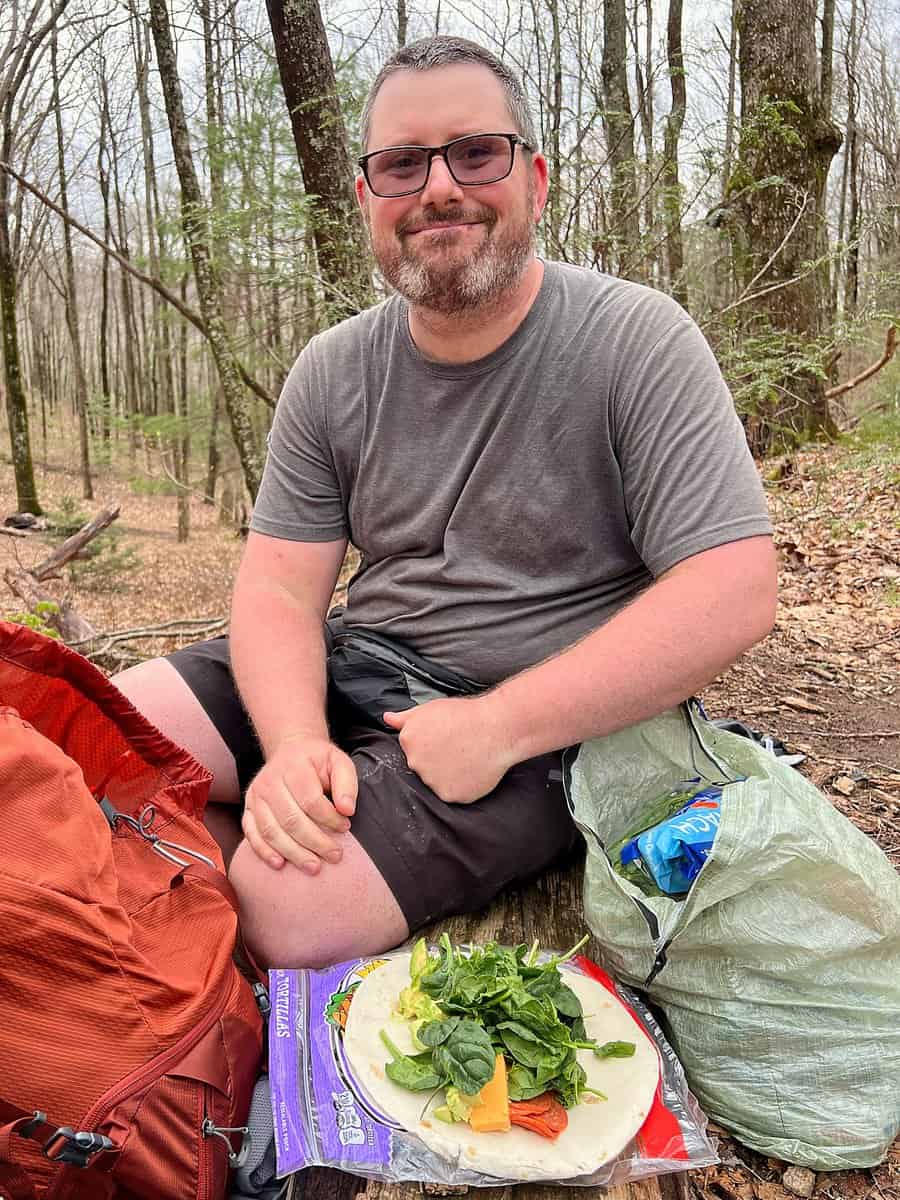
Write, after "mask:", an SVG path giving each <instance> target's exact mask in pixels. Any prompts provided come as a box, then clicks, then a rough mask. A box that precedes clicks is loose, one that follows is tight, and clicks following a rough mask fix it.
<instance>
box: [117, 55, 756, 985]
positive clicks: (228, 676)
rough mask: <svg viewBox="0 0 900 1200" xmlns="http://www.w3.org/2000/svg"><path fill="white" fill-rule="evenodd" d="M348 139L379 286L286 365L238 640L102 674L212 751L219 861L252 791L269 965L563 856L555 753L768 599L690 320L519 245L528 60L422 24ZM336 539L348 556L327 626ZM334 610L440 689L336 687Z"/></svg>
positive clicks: (387, 943) (722, 663)
mask: <svg viewBox="0 0 900 1200" xmlns="http://www.w3.org/2000/svg"><path fill="white" fill-rule="evenodd" d="M363 147H364V151H365V153H364V154H363V156H362V158H361V159H360V167H361V174H360V176H359V178H358V179H357V181H356V190H357V195H358V198H359V203H360V206H361V208H362V211H363V214H364V216H365V220H366V223H367V226H368V229H369V234H370V236H371V241H372V246H373V249H374V252H375V256H376V259H377V261H378V264H379V267H380V269H381V272H382V274H383V276H384V278H385V279H386V280H387V281H388V282H389V283H390V284H391V285H392V286H393V288H394V289H395V291H396V294H393V295H391V297H390V298H389V299H388V300H386V301H384V302H383V303H381V304H379V305H376V306H375V307H374V308H371V309H369V310H367V311H366V312H363V313H361V314H359V315H358V316H355V317H352V318H350V319H349V320H347V321H344V322H343V323H341V324H340V325H337V326H336V327H334V328H332V329H329V330H326V331H325V332H323V333H320V334H318V335H317V336H316V337H314V338H313V339H312V340H311V341H310V342H309V344H308V345H307V346H306V347H305V349H304V350H303V352H302V354H301V355H300V357H299V358H298V360H297V362H296V364H295V365H294V368H293V370H292V371H291V373H290V376H289V378H288V380H287V383H286V384H285V387H284V391H283V393H282V396H281V400H280V402H279V405H278V410H277V413H276V416H275V421H274V425H273V429H272V434H271V439H270V445H269V455H268V459H267V464H266V469H265V476H264V479H263V483H262V487H261V490H260V493H259V496H258V498H257V501H256V507H255V511H254V514H253V518H252V522H251V531H250V534H249V537H248V539H247V545H246V550H245V553H244V557H243V560H242V563H241V566H240V570H239V572H238V577H237V581H236V584H235V589H234V602H233V609H232V623H231V637H230V640H226V639H223V638H220V639H217V640H215V641H213V642H206V643H201V644H200V645H197V646H193V647H189V648H187V649H186V650H183V651H179V652H177V653H175V654H173V655H171V656H170V657H169V658H167V659H158V660H155V661H152V662H149V663H145V664H142V665H140V666H138V667H135V668H132V669H131V670H129V671H126V672H124V673H123V674H121V675H119V676H118V677H117V678H116V683H117V684H118V685H119V687H120V688H121V689H122V690H123V691H124V692H126V693H127V694H128V695H129V696H130V697H131V699H132V700H133V702H134V704H135V705H136V706H137V707H138V708H139V709H141V710H142V711H143V712H144V713H145V714H146V715H147V716H148V717H149V718H150V720H151V721H153V722H154V723H155V724H156V725H157V726H159V727H160V728H161V729H162V730H163V731H164V732H165V733H167V734H168V735H169V736H170V737H171V738H172V739H173V740H174V741H176V742H178V743H180V744H181V745H183V746H184V747H186V748H187V749H188V750H190V751H191V752H192V753H193V754H194V755H195V756H196V757H197V758H198V759H199V760H200V761H201V762H202V763H204V764H205V765H206V766H207V767H208V768H209V769H210V770H211V771H212V774H213V776H214V781H213V786H212V794H211V795H212V799H213V800H214V801H217V802H218V804H215V805H213V806H212V807H211V809H210V815H209V817H208V820H209V823H210V825H211V827H212V828H213V830H214V832H216V834H217V836H219V837H220V840H221V841H222V843H223V848H225V849H226V851H228V850H229V849H232V848H233V847H234V845H235V844H236V842H237V840H238V838H239V833H238V831H237V825H236V822H235V824H234V830H233V836H232V841H231V845H230V846H229V841H228V834H227V830H226V829H225V826H224V824H223V822H222V820H221V814H222V806H223V805H226V806H231V813H233V814H235V815H236V814H237V813H238V811H239V809H238V808H237V805H238V803H239V802H240V800H241V797H242V795H243V797H244V808H243V815H242V826H243V834H244V837H243V840H242V841H241V842H240V844H239V845H237V848H236V850H235V852H234V854H233V857H232V858H231V865H230V877H231V879H232V882H233V883H234V886H235V888H236V889H237V892H238V894H239V896H240V899H241V904H242V909H243V921H244V929H245V934H246V937H247V940H248V942H249V944H250V946H251V947H252V949H253V950H254V951H255V953H256V954H257V955H258V956H259V958H260V960H261V961H262V962H263V963H266V964H274V965H278V966H284V967H289V966H317V965H321V964H324V963H328V962H333V961H339V960H342V959H347V958H350V957H351V956H353V955H358V954H371V953H376V952H379V951H382V950H385V949H387V948H389V947H391V946H394V945H396V944H397V943H399V942H401V941H403V940H404V939H405V938H406V937H407V935H408V934H409V933H410V931H411V930H413V929H415V928H416V927H418V926H421V925H423V924H425V923H426V922H429V921H431V920H433V919H435V918H438V917H443V916H447V915H449V914H451V913H458V912H463V911H470V910H474V909H477V908H480V907H482V906H484V905H485V904H487V903H488V902H489V901H490V900H491V899H492V898H493V897H494V896H495V895H496V894H497V893H498V892H499V891H500V890H501V889H503V888H504V887H505V886H506V885H508V884H510V883H512V882H514V881H516V880H520V879H523V878H526V877H529V876H532V875H534V874H535V873H536V872H539V871H541V870H543V869H544V868H546V867H547V866H548V865H549V864H551V863H553V862H555V861H558V860H560V859H561V858H563V857H564V856H565V855H567V854H569V853H570V852H571V851H572V849H573V847H574V846H575V844H576V842H577V838H578V834H577V831H576V830H575V828H574V826H573V825H572V823H571V821H570V818H569V815H568V812H567V808H566V802H565V798H564V795H563V789H562V783H561V773H560V751H561V748H564V747H566V746H569V745H572V744H575V743H577V742H580V741H582V740H585V739H588V738H594V737H598V736H602V735H604V734H607V733H609V732H611V731H613V730H616V729H619V728H622V727H623V726H626V725H629V724H632V723H634V722H638V721H641V720H644V719H646V718H648V717H651V716H653V715H655V714H657V713H660V712H662V711H663V710H665V709H668V708H670V707H672V706H673V705H675V704H677V703H678V702H680V701H681V700H683V699H684V698H686V697H687V696H689V695H691V694H692V693H694V692H695V691H697V690H698V689H699V688H701V687H703V686H704V685H705V684H707V683H708V682H709V681H710V680H711V679H713V678H714V677H715V676H716V675H717V674H718V673H719V672H721V671H722V670H723V669H724V668H726V667H727V666H728V665H729V664H730V663H732V662H733V661H734V660H735V659H736V658H737V656H738V655H739V654H741V653H742V652H743V651H744V650H745V649H747V648H748V647H749V646H751V645H752V644H753V643H754V642H756V641H757V640H758V639H760V638H762V637H763V636H765V634H766V633H767V632H768V631H769V629H770V628H771V626H772V623H773V619H774V609H775V592H776V585H775V556H774V551H773V546H772V539H771V529H770V525H769V522H768V519H767V514H766V505H765V500H764V496H763V492H762V488H761V486H760V482H759V478H758V475H757V472H756V470H755V467H754V464H753V462H752V459H751V457H750V455H749V453H748V450H747V446H746V442H745V439H744V436H743V431H742V429H741V425H740V423H739V421H738V419H737V416H736V415H735V411H734V406H733V403H732V401H731V398H730V396H729V393H728V390H727V388H726V386H725V384H724V381H723V380H722V377H721V374H720V373H719V370H718V368H717V366H716V363H715V361H714V359H713V356H712V354H711V352H710V350H709V349H708V347H707V345H706V342H705V341H704V339H703V336H702V335H701V333H700V331H699V330H698V329H697V327H696V326H695V325H694V323H693V322H692V321H691V320H690V318H689V317H688V316H687V315H686V314H685V312H684V311H683V310H682V309H681V308H680V307H679V306H678V305H677V304H676V303H675V302H674V301H672V300H671V299H669V298H668V297H666V296H665V295H662V294H660V293H658V292H655V291H652V290H650V289H648V288H645V287H641V286H639V285H637V284H634V283H630V282H626V281H623V280H618V279H615V278H611V277H609V276H606V275H602V274H600V273H597V272H594V271H589V270H585V269H582V268H579V267H573V266H569V265H563V264H560V263H554V262H549V261H544V260H542V259H540V258H538V257H537V256H536V253H535V227H536V224H537V222H538V220H539V219H540V216H541V213H542V211H543V208H544V204H545V201H546V197H547V163H546V160H545V159H544V157H543V156H542V155H541V154H540V153H539V151H538V149H537V143H536V138H535V133H534V129H533V125H532V121H531V117H530V115H529V112H528V105H527V102H526V98H525V94H524V91H523V89H522V86H521V84H520V83H519V81H518V80H517V79H516V78H515V77H514V76H513V75H512V74H511V73H510V72H509V70H508V69H507V68H506V67H505V66H504V65H503V64H502V63H500V62H499V61H498V60H497V59H496V58H495V57H494V56H493V55H491V54H490V53H489V52H488V51H486V50H484V49H482V48H481V47H479V46H477V45H475V44H474V43H471V42H467V41H464V40H462V39H458V38H451V37H435V38H429V39H426V40H424V41H420V42H416V43H414V44H412V45H409V46H407V47H405V48H402V49H401V50H399V51H398V52H397V53H396V54H394V55H393V57H392V58H391V59H390V60H389V61H388V62H387V63H386V64H385V66H384V67H383V68H382V70H381V72H380V74H379V75H378V77H377V79H376V80H375V83H374V85H373V88H372V91H371V93H370V95H369V98H368V101H367V103H366V106H365V110H364V115H363ZM348 541H350V542H352V544H353V545H355V546H356V547H357V548H358V549H359V551H360V554H361V565H360V568H359V570H358V572H357V574H356V576H355V578H354V580H353V581H352V582H351V584H350V587H349V598H348V601H347V607H346V611H345V612H344V613H343V615H342V616H341V617H336V618H333V619H332V620H330V621H329V623H328V625H326V626H323V619H324V618H325V616H326V613H327V610H328V606H329V603H330V598H331V596H332V593H333V589H334V586H335V583H336V581H337V578H338V574H339V571H340V568H341V564H342V562H343V560H344V554H345V550H346V548H347V544H348ZM323 628H324V629H325V633H324V635H323ZM353 633H356V634H366V635H376V638H375V640H377V641H378V645H380V646H381V647H382V648H383V649H384V648H387V652H388V654H389V653H390V648H391V647H392V646H396V647H398V648H400V649H401V650H403V649H404V648H409V650H411V651H412V652H414V653H415V654H416V655H418V656H419V659H418V661H419V662H420V664H421V662H422V661H423V660H424V662H425V670H426V672H427V671H428V670H429V669H430V670H431V672H432V674H433V676H434V678H435V679H436V680H437V681H438V683H440V681H441V680H442V679H443V680H444V681H445V682H447V683H448V687H447V689H446V690H447V692H448V695H447V696H441V695H440V694H438V695H437V697H436V698H433V699H427V700H426V701H425V702H423V703H419V704H416V705H415V706H414V707H407V708H405V709H404V710H403V711H393V712H391V711H388V712H385V713H383V720H377V719H373V720H364V719H362V718H361V716H360V712H359V710H358V709H355V708H353V706H352V705H351V706H348V705H346V704H342V703H338V702H335V703H332V704H330V705H329V702H328V700H329V693H331V696H332V699H333V700H334V699H335V688H334V683H335V680H334V678H333V675H334V672H333V670H332V671H331V676H332V678H331V680H330V683H331V687H329V674H330V672H329V661H330V658H329V655H330V651H331V649H332V648H333V647H334V646H335V645H336V642H340V641H341V639H342V638H345V637H346V636H347V635H348V634H353ZM344 666H345V670H346V662H345V664H344ZM232 672H233V678H234V681H236V685H237V687H236V688H235V684H234V682H233V680H232ZM454 685H458V686H454ZM455 690H459V691H460V692H462V693H463V694H462V695H454V694H453V693H454V691H455ZM438 692H440V687H438ZM217 810H218V812H217Z"/></svg>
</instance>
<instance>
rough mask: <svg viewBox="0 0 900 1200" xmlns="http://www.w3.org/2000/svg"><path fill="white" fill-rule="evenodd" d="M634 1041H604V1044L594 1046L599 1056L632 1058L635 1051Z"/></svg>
mask: <svg viewBox="0 0 900 1200" xmlns="http://www.w3.org/2000/svg"><path fill="white" fill-rule="evenodd" d="M635 1049H636V1047H635V1044H634V1042H604V1043H603V1045H602V1046H594V1053H595V1054H596V1055H597V1057H598V1058H632V1057H633V1056H634V1052H635Z"/></svg>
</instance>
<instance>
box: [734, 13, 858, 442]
mask: <svg viewBox="0 0 900 1200" xmlns="http://www.w3.org/2000/svg"><path fill="white" fill-rule="evenodd" d="M815 19H816V5H815V0H740V3H739V8H738V32H739V38H740V60H739V61H740V75H741V140H740V153H739V163H738V165H737V168H736V170H735V171H734V172H733V173H732V177H731V180H730V183H729V190H730V193H731V195H732V197H733V207H734V209H735V213H736V215H737V217H738V221H737V222H735V223H733V224H732V229H733V230H734V232H735V266H736V274H737V277H738V279H739V281H740V283H741V284H742V286H743V288H744V293H745V294H746V297H747V302H746V303H745V304H744V306H743V316H744V320H745V321H746V322H747V324H748V326H750V327H751V328H752V329H753V331H754V332H755V333H757V334H758V335H760V336H763V337H769V338H772V339H773V340H772V342H771V344H772V345H773V346H775V347H776V348H780V351H781V362H782V364H783V365H782V368H781V378H780V379H778V380H776V381H775V383H774V385H773V386H772V387H771V388H770V389H769V392H768V394H767V395H765V396H760V397H759V398H758V401H757V411H756V413H755V414H753V415H752V418H751V420H750V421H749V423H748V437H749V438H750V440H751V444H752V446H753V449H755V450H757V451H759V452H769V451H771V450H775V449H782V448H785V447H790V446H793V445H796V444H798V443H799V442H802V441H803V440H805V439H807V438H809V437H812V436H815V435H817V434H820V433H832V432H833V431H834V427H833V422H832V420H831V417H830V414H829V411H828V404H827V401H826V399H825V396H824V384H823V381H822V378H821V374H820V372H818V371H817V370H816V369H815V368H814V364H811V365H809V366H805V365H804V361H805V360H806V359H807V358H808V357H809V356H810V355H811V354H814V347H813V344H812V343H813V340H814V339H815V338H816V337H817V336H818V335H819V334H820V333H821V332H822V328H823V323H824V318H825V314H826V313H827V306H828V296H827V291H828V288H827V281H826V280H825V277H824V274H823V272H822V270H821V269H820V268H819V267H817V266H815V265H811V264H815V261H816V258H817V255H818V252H819V249H820V247H821V244H822V232H821V224H822V222H823V221H824V201H825V184H826V180H827V177H828V168H829V166H830V163H831V160H832V158H833V156H834V154H835V152H836V151H837V149H838V148H839V147H840V144H841V135H840V132H839V130H838V129H837V128H836V127H835V126H834V125H833V124H832V122H831V121H830V120H829V118H828V116H827V114H825V113H824V112H823V111H822V100H821V92H820V88H819V79H818V70H817V55H816V39H815Z"/></svg>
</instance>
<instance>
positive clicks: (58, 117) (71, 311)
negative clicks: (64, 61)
mask: <svg viewBox="0 0 900 1200" xmlns="http://www.w3.org/2000/svg"><path fill="white" fill-rule="evenodd" d="M50 75H51V78H52V80H53V112H54V117H55V127H56V154H57V167H58V171H59V207H60V208H61V209H62V211H63V212H64V213H65V214H66V216H68V215H69V192H68V174H67V170H66V154H65V140H64V137H63V123H62V107H63V106H62V97H61V96H60V91H59V62H58V38H57V31H56V29H53V30H52V32H51V34H50ZM62 236H63V256H64V262H65V278H64V284H63V304H64V307H65V313H66V328H67V329H68V331H69V341H70V343H71V346H72V362H73V364H74V367H75V412H76V415H77V418H78V446H79V451H80V459H81V494H82V496H84V498H85V500H93V498H94V486H93V483H92V482H91V449H90V438H89V437H88V412H87V410H88V385H87V376H86V375H85V371H84V355H83V354H82V350H81V329H80V321H79V316H78V311H79V309H78V285H77V284H76V282H75V255H74V254H73V253H72V231H71V229H70V227H69V223H68V222H67V221H63V226H62Z"/></svg>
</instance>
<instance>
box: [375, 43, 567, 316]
mask: <svg viewBox="0 0 900 1200" xmlns="http://www.w3.org/2000/svg"><path fill="white" fill-rule="evenodd" d="M507 132H508V133H514V132H515V128H514V126H513V122H512V118H511V117H510V114H509V109H508V108H507V104H506V93H505V91H504V89H503V85H502V84H501V83H500V81H499V80H498V79H497V78H496V77H495V76H494V75H493V73H492V72H491V71H489V70H488V68H487V67H484V66H481V65H480V64H474V63H456V64H454V65H453V66H447V67H436V68H434V69H433V70H431V71H398V72H396V73H395V74H393V75H390V76H388V78H387V79H386V80H385V82H384V84H383V85H382V87H381V89H380V91H379V92H378V96H377V97H376V100H375V105H374V108H373V111H372V121H371V128H370V133H369V144H368V146H367V147H366V151H372V150H381V149H385V148H387V147H390V146H441V145H444V144H445V143H446V142H449V141H451V140H452V139H453V138H458V137H464V136H465V135H466V134H472V133H507ZM356 194H357V197H358V199H359V203H360V207H361V208H362V211H363V215H364V217H365V219H366V224H367V225H368V228H369V233H370V236H371V239H372V249H373V251H374V253H375V258H376V260H377V262H378V265H379V267H380V268H381V272H382V274H383V275H384V277H385V279H386V280H387V281H388V283H390V284H391V286H392V287H394V288H396V290H397V291H398V292H400V293H401V295H403V296H405V297H406V298H407V299H408V300H409V301H410V303H412V304H414V305H417V306H421V307H423V308H429V309H432V310H433V311H436V312H441V313H445V314H453V313H464V312H467V311H470V310H472V309H475V308H479V307H482V306H487V305H490V304H491V303H492V302H493V301H496V300H497V299H499V298H500V297H501V296H502V295H503V294H504V293H506V292H508V291H509V290H510V289H511V288H512V287H514V286H515V285H516V284H517V283H518V282H519V281H520V279H521V277H522V273H523V272H524V270H525V268H526V267H527V266H528V263H529V262H530V261H531V258H532V256H533V254H534V227H535V223H536V222H537V220H538V218H539V217H540V215H541V212H542V211H543V207H544V201H545V200H546V195H547V167H546V163H545V161H544V159H543V157H542V156H541V155H539V154H535V155H531V154H529V153H528V152H527V151H525V152H523V150H522V147H521V146H517V147H516V151H515V159H514V161H513V169H512V171H511V172H510V174H509V175H508V176H507V177H506V178H505V179H501V180H499V181H498V182H497V183H489V184H482V185H479V186H477V187H472V186H469V187H466V186H462V185H460V184H458V183H457V182H456V181H455V180H454V179H453V176H452V175H451V174H450V172H449V171H448V169H447V164H446V162H445V161H444V159H443V158H441V157H440V156H439V155H436V156H435V157H434V158H433V159H432V162H431V170H430V172H429V175H428V182H427V183H426V185H425V187H424V188H423V190H422V191H421V192H417V193H416V194H414V195H412V196H398V197H395V198H391V199H384V198H382V197H380V196H375V195H373V194H372V192H371V191H370V190H369V188H368V187H367V186H366V183H365V180H364V179H363V177H362V176H360V177H359V178H357V180H356Z"/></svg>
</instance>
